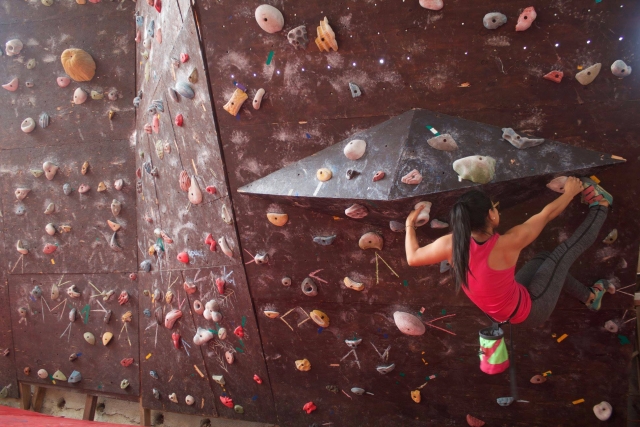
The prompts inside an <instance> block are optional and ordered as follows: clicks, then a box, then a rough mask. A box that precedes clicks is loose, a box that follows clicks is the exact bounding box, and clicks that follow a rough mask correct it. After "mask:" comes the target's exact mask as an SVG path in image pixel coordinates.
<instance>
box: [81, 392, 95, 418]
mask: <svg viewBox="0 0 640 427" xmlns="http://www.w3.org/2000/svg"><path fill="white" fill-rule="evenodd" d="M96 406H98V396H91V395H87V397H86V398H85V399H84V413H83V414H82V419H83V420H87V421H93V417H95V415H96Z"/></svg>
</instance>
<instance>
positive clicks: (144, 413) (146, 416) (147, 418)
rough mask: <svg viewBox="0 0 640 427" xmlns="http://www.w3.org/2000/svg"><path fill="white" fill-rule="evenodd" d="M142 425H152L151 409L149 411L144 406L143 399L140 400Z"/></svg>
mask: <svg viewBox="0 0 640 427" xmlns="http://www.w3.org/2000/svg"><path fill="white" fill-rule="evenodd" d="M140 425H141V426H150V425H151V409H147V408H144V407H143V406H142V398H140Z"/></svg>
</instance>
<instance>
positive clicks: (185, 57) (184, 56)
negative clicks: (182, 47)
mask: <svg viewBox="0 0 640 427" xmlns="http://www.w3.org/2000/svg"><path fill="white" fill-rule="evenodd" d="M188 60H189V55H188V54H186V53H181V54H180V62H182V63H183V64H184V63H185V62H187V61H188Z"/></svg>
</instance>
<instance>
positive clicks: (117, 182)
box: [113, 178, 124, 191]
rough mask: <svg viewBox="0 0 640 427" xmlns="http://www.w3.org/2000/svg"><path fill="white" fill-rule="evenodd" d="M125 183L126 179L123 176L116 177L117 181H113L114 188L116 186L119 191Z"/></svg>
mask: <svg viewBox="0 0 640 427" xmlns="http://www.w3.org/2000/svg"><path fill="white" fill-rule="evenodd" d="M123 185H124V180H122V178H120V179H116V180H115V181H113V188H115V189H116V190H118V191H120V190H122V186H123Z"/></svg>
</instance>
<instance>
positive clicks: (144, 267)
mask: <svg viewBox="0 0 640 427" xmlns="http://www.w3.org/2000/svg"><path fill="white" fill-rule="evenodd" d="M140 270H142V271H145V272H147V273H148V272H150V271H151V261H149V260H148V259H145V260H144V261H142V262H141V263H140Z"/></svg>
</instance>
